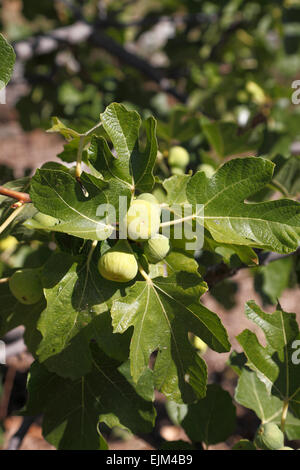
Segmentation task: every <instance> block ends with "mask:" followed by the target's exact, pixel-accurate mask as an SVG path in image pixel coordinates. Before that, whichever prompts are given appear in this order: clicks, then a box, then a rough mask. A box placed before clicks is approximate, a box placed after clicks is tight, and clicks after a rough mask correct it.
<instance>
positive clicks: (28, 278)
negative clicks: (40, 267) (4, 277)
mask: <svg viewBox="0 0 300 470" xmlns="http://www.w3.org/2000/svg"><path fill="white" fill-rule="evenodd" d="M9 288H10V291H11V293H12V294H13V296H14V297H15V298H16V299H17V300H18V301H19V302H21V303H22V304H25V305H31V304H36V303H37V302H38V301H39V300H41V298H42V296H43V286H42V282H41V279H40V277H39V275H38V273H37V271H36V270H35V269H19V270H18V271H16V272H15V273H14V274H13V275H12V276H11V278H10V280H9Z"/></svg>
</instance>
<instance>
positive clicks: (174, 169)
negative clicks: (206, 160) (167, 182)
mask: <svg viewBox="0 0 300 470" xmlns="http://www.w3.org/2000/svg"><path fill="white" fill-rule="evenodd" d="M171 173H172V175H184V170H183V169H182V168H177V166H172V167H171Z"/></svg>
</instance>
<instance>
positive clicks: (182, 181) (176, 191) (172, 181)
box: [163, 175, 191, 204]
mask: <svg viewBox="0 0 300 470" xmlns="http://www.w3.org/2000/svg"><path fill="white" fill-rule="evenodd" d="M190 179H191V177H190V176H189V175H174V176H171V177H170V178H168V179H166V180H164V182H163V187H164V188H165V190H166V191H167V200H166V203H167V204H182V203H185V202H187V196H186V187H187V183H188V182H189V180H190Z"/></svg>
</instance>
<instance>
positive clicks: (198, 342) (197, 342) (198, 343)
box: [193, 336, 207, 354]
mask: <svg viewBox="0 0 300 470" xmlns="http://www.w3.org/2000/svg"><path fill="white" fill-rule="evenodd" d="M193 346H194V347H195V348H196V349H197V350H198V351H199V352H200V353H201V354H204V353H205V352H206V351H207V344H206V343H204V341H203V340H202V339H201V338H199V337H198V336H194V337H193Z"/></svg>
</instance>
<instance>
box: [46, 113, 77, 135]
mask: <svg viewBox="0 0 300 470" xmlns="http://www.w3.org/2000/svg"><path fill="white" fill-rule="evenodd" d="M47 132H51V133H53V132H58V133H59V134H61V135H62V136H63V137H64V138H65V139H66V140H72V139H73V138H74V137H75V138H76V137H77V138H79V136H80V134H79V133H78V132H77V131H75V130H74V129H70V128H69V127H67V126H66V125H65V124H64V123H63V122H61V121H60V119H58V117H56V116H55V117H52V127H50V129H48V130H47Z"/></svg>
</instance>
